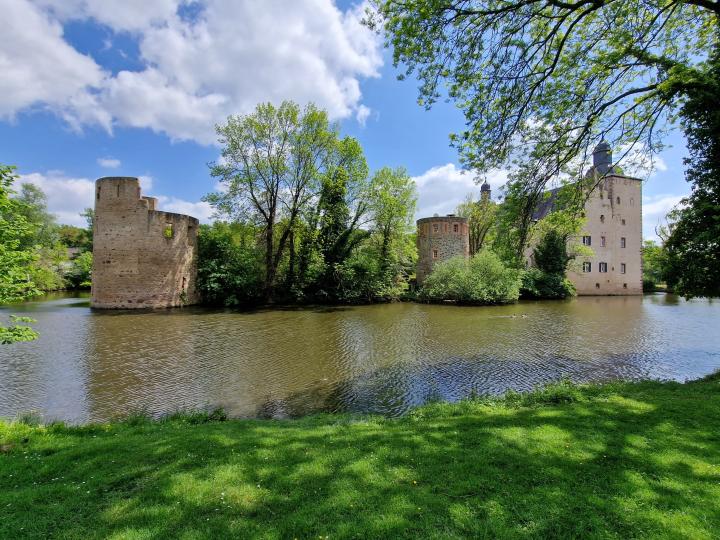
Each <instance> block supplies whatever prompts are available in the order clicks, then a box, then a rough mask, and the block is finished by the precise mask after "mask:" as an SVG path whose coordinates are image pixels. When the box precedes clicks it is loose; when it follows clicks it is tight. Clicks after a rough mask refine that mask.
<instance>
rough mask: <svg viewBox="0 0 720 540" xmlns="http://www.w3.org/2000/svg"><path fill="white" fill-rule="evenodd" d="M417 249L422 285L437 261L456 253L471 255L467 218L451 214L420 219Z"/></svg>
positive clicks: (418, 272) (418, 271) (419, 282)
mask: <svg viewBox="0 0 720 540" xmlns="http://www.w3.org/2000/svg"><path fill="white" fill-rule="evenodd" d="M417 249H418V262H417V271H416V278H417V282H418V284H419V285H420V284H422V282H423V281H425V278H426V277H427V276H428V275H430V272H432V269H433V266H434V265H435V264H436V263H438V262H440V261H446V260H448V259H450V258H452V257H455V256H456V255H461V256H463V257H469V256H470V236H469V233H468V222H467V218H464V217H459V216H454V215H449V216H444V217H440V216H435V217H429V218H422V219H418V220H417Z"/></svg>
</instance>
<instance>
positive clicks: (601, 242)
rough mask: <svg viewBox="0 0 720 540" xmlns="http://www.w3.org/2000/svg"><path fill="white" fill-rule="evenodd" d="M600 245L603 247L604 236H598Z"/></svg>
mask: <svg viewBox="0 0 720 540" xmlns="http://www.w3.org/2000/svg"><path fill="white" fill-rule="evenodd" d="M600 247H605V237H604V236H601V237H600Z"/></svg>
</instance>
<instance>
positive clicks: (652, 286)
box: [643, 277, 657, 292]
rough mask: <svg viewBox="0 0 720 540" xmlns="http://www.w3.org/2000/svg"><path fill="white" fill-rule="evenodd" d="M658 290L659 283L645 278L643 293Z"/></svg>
mask: <svg viewBox="0 0 720 540" xmlns="http://www.w3.org/2000/svg"><path fill="white" fill-rule="evenodd" d="M656 289H657V282H656V281H655V280H654V279H652V278H648V277H645V278H643V292H655V290H656Z"/></svg>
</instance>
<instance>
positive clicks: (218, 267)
mask: <svg viewBox="0 0 720 540" xmlns="http://www.w3.org/2000/svg"><path fill="white" fill-rule="evenodd" d="M254 235H255V231H254V229H253V228H252V227H248V226H244V225H243V224H237V223H232V224H231V223H224V222H221V221H218V222H215V223H214V224H212V225H201V226H200V229H199V232H198V259H199V263H198V277H197V287H198V290H199V291H200V294H201V295H202V297H203V299H204V301H205V302H207V303H208V304H211V305H220V306H238V305H242V304H247V303H254V302H257V301H259V300H260V298H261V297H262V276H263V274H262V266H261V262H260V258H261V253H260V252H259V250H258V249H257V248H256V247H255V239H254Z"/></svg>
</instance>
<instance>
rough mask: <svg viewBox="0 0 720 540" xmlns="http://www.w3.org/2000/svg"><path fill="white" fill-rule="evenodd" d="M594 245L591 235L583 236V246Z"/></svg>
mask: <svg viewBox="0 0 720 540" xmlns="http://www.w3.org/2000/svg"><path fill="white" fill-rule="evenodd" d="M591 245H592V237H591V236H583V246H591Z"/></svg>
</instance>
